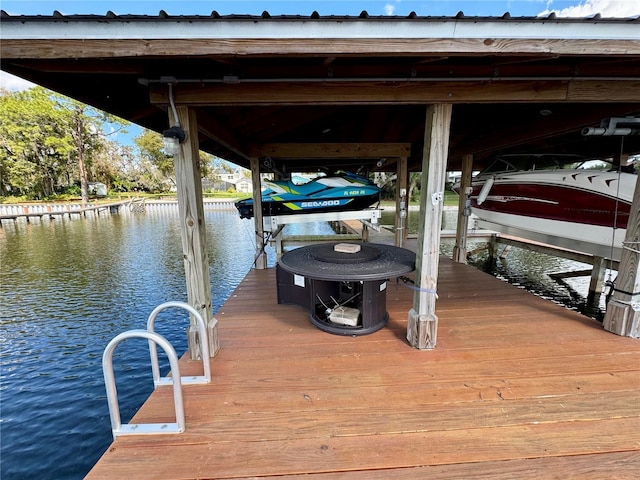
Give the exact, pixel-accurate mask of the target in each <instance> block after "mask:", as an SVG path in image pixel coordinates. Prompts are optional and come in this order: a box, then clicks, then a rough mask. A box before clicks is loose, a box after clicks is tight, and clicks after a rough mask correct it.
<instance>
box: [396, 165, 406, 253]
mask: <svg viewBox="0 0 640 480" xmlns="http://www.w3.org/2000/svg"><path fill="white" fill-rule="evenodd" d="M408 195H409V167H408V162H407V157H400V158H398V166H397V169H396V225H395V226H396V238H395V244H396V246H397V247H402V245H404V241H405V240H406V239H407V233H408V228H407V227H408V220H409V219H408V218H407V211H408V209H409V197H408Z"/></svg>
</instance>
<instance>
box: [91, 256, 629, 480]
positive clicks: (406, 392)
mask: <svg viewBox="0 0 640 480" xmlns="http://www.w3.org/2000/svg"><path fill="white" fill-rule="evenodd" d="M438 289H439V300H438V304H437V314H438V316H439V332H438V344H437V347H436V349H435V350H432V351H418V350H415V349H412V348H411V347H409V345H408V344H407V342H406V340H405V334H406V324H407V312H408V310H409V309H410V308H411V301H412V297H413V292H412V291H411V290H409V289H407V288H404V287H402V286H399V287H398V288H396V286H395V283H394V282H390V283H389V286H388V289H387V292H388V293H387V308H388V311H389V314H390V321H389V325H388V326H387V327H386V328H384V329H382V330H381V331H379V332H376V333H374V334H372V335H367V336H362V337H341V336H335V335H331V334H328V333H325V332H322V331H320V330H318V329H316V328H315V327H313V326H312V325H311V324H310V322H309V320H308V316H307V313H306V312H305V311H304V310H303V309H302V308H299V307H296V306H287V305H277V303H276V282H275V271H274V269H270V270H266V271H264V270H263V271H261V270H252V271H251V272H249V274H248V275H247V277H246V278H245V279H244V281H243V282H242V283H241V285H240V286H239V287H238V289H237V290H236V291H235V292H234V294H233V295H232V297H231V298H230V299H229V300H228V301H227V302H226V303H225V305H224V306H223V307H222V309H221V310H220V311H219V312H218V313H217V314H216V318H218V320H219V322H220V323H219V335H220V343H221V351H220V352H219V354H218V355H217V356H216V357H215V358H214V359H212V360H211V362H212V373H213V382H212V383H211V384H210V385H207V386H197V385H194V386H185V387H183V388H184V394H185V413H186V422H187V423H186V424H187V428H186V432H185V433H183V434H179V435H157V436H146V437H143V436H129V437H120V438H118V439H117V440H116V441H115V442H114V443H113V444H112V446H111V447H110V448H109V449H108V451H107V452H106V453H105V454H104V456H103V457H102V458H101V459H100V461H99V462H98V463H97V465H96V466H95V467H94V469H93V470H92V471H91V472H90V473H89V475H88V476H87V478H89V479H99V478H109V479H111V478H135V479H147V478H148V479H172V480H175V479H193V478H199V479H202V478H211V479H214V478H236V479H237V478H257V477H260V478H264V477H267V478H270V477H274V478H275V477H277V478H279V479H289V480H291V479H303V478H304V479H318V480H336V479H347V480H353V479H359V480H361V479H385V480H386V479H392V480H393V479H400V478H402V479H405V478H429V479H430V480H433V479H452V478H492V479H507V478H509V479H511V478H517V479H533V478H535V479H540V478H562V479H568V478H576V479H578V478H579V479H604V478H606V479H614V478H617V479H621V478H624V479H626V478H629V479H631V478H637V477H638V474H639V473H640V409H639V408H638V407H639V405H640V402H639V401H640V341H637V340H633V339H630V338H625V337H618V336H616V335H613V334H611V333H608V332H605V331H604V330H603V329H602V327H601V325H600V324H598V323H597V322H595V321H593V320H591V319H588V318H586V317H583V316H582V315H580V314H578V313H575V312H572V311H569V310H567V309H565V308H564V307H561V306H558V305H555V304H553V303H551V302H549V301H545V300H543V299H541V298H538V297H535V296H534V295H532V294H529V293H527V292H526V291H524V290H521V289H519V288H517V287H515V286H512V285H508V284H506V283H503V282H501V281H499V280H497V279H495V278H493V277H491V276H490V275H487V274H485V273H483V272H480V271H478V270H475V269H473V268H471V267H468V266H465V265H461V264H456V263H454V262H451V261H449V260H447V259H444V258H443V259H442V261H441V264H440V279H439V287H438ZM181 367H182V369H183V371H186V372H193V373H197V372H198V371H201V368H202V366H201V364H198V362H192V361H189V360H188V359H187V358H186V357H185V358H183V359H182V360H181ZM124 420H125V421H126V420H127V419H124ZM173 421H175V417H174V414H173V402H172V393H171V388H170V387H160V388H159V389H157V390H156V391H155V392H154V393H153V394H152V396H151V397H150V398H149V400H148V401H147V402H146V403H145V405H144V406H143V407H142V408H141V409H140V411H139V412H138V413H137V414H136V416H135V417H134V419H133V420H132V423H135V422H173ZM105 428H109V426H108V425H107V424H105Z"/></svg>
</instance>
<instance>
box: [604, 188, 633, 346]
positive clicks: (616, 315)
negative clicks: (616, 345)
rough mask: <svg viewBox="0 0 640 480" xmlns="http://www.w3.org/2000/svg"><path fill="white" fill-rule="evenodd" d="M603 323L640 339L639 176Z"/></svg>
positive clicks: (613, 329) (616, 331)
mask: <svg viewBox="0 0 640 480" xmlns="http://www.w3.org/2000/svg"><path fill="white" fill-rule="evenodd" d="M603 325H604V328H605V329H606V330H608V331H610V332H613V333H617V334H618V335H624V336H627V337H633V338H640V175H638V179H637V181H636V189H635V193H634V195H633V202H632V203H631V213H630V215H629V222H628V223H627V234H626V236H625V239H624V242H623V247H622V255H621V256H620V268H619V270H618V277H617V278H616V285H615V288H614V290H613V295H612V297H611V299H610V300H609V304H608V305H607V312H606V313H605V316H604V322H603Z"/></svg>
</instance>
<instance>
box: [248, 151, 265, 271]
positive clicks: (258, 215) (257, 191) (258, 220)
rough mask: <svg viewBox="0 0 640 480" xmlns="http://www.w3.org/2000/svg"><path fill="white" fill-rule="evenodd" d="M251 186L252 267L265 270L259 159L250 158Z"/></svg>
mask: <svg viewBox="0 0 640 480" xmlns="http://www.w3.org/2000/svg"><path fill="white" fill-rule="evenodd" d="M250 163H251V184H252V187H253V224H254V227H255V235H256V236H255V238H256V255H255V257H254V258H255V260H254V262H253V263H254V266H255V267H256V268H258V269H265V268H267V254H266V253H265V251H264V225H263V223H262V184H261V181H260V159H259V158H258V157H251V161H250Z"/></svg>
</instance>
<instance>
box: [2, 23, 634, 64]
mask: <svg viewBox="0 0 640 480" xmlns="http://www.w3.org/2000/svg"><path fill="white" fill-rule="evenodd" d="M17 20H18V21H20V19H17ZM6 21H8V20H5V19H3V23H5V22H6ZM40 23H42V22H40ZM163 23H164V22H163ZM97 25H98V26H100V27H102V26H103V25H104V22H102V21H100V22H98V23H97ZM529 25H531V24H529ZM180 26H181V28H182V27H183V26H184V27H185V28H188V25H186V24H185V23H184V22H182V23H181V24H180ZM56 27H57V28H58V29H59V28H60V25H56ZM252 27H253V25H252ZM119 34H121V35H122V32H119ZM176 54H179V55H181V56H183V57H187V56H190V55H193V56H209V57H214V56H224V57H227V56H236V57H237V56H245V57H246V56H268V55H275V56H278V57H282V56H283V55H295V56H298V57H305V56H310V57H317V56H318V55H323V56H335V57H340V56H342V57H344V56H353V55H359V56H361V55H363V56H387V57H392V56H421V55H427V56H433V55H445V56H446V55H469V56H486V55H496V56H513V55H523V56H527V55H534V56H542V57H547V58H550V57H554V56H556V55H576V56H586V55H594V56H598V57H602V56H614V55H622V56H627V57H628V56H631V55H640V41H637V40H620V39H614V40H597V39H584V38H576V39H544V38H501V39H488V38H484V37H483V38H448V37H447V38H206V39H205V38H183V39H180V38H169V39H144V40H141V39H118V38H104V39H91V38H82V39H59V38H46V39H38V38H35V39H12V38H4V39H3V40H2V43H0V56H2V58H3V59H14V58H18V59H20V58H41V59H47V58H48V59H54V58H75V59H82V58H118V57H129V58H140V57H146V56H153V57H175V56H176Z"/></svg>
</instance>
